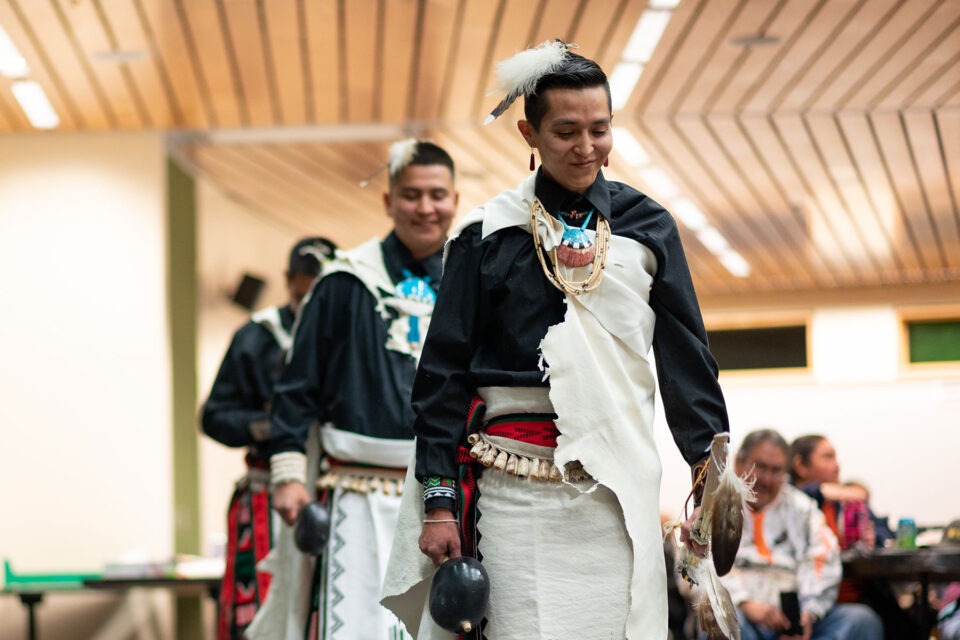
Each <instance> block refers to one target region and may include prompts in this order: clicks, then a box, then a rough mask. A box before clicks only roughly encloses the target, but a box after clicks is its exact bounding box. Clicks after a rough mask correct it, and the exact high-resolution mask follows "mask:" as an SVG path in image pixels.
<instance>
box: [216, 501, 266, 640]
mask: <svg viewBox="0 0 960 640" xmlns="http://www.w3.org/2000/svg"><path fill="white" fill-rule="evenodd" d="M270 507H271V504H270V490H269V488H268V487H266V486H263V487H260V486H257V490H256V491H255V490H254V489H253V487H252V486H251V485H249V484H246V485H245V486H239V487H237V489H236V490H235V491H234V492H233V497H232V498H231V499H230V507H229V509H228V511H227V563H226V569H225V571H224V574H223V581H222V582H221V584H220V602H219V611H218V616H217V640H242V639H243V633H244V631H245V630H246V628H247V626H248V625H249V624H250V623H251V622H252V621H253V617H254V616H255V615H256V613H257V610H258V609H259V608H260V605H261V604H262V603H263V600H264V599H265V598H266V597H267V590H268V589H269V588H270V574H269V573H263V572H260V571H257V568H256V567H257V563H258V562H260V560H262V559H263V558H264V557H265V556H266V555H267V553H269V551H270V548H271V547H272V546H273V530H272V527H271V523H270Z"/></svg>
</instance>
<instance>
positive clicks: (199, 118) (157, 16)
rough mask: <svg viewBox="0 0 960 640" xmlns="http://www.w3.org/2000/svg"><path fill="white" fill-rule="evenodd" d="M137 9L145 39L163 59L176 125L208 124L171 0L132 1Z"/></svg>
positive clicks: (198, 83) (178, 17) (178, 20)
mask: <svg viewBox="0 0 960 640" xmlns="http://www.w3.org/2000/svg"><path fill="white" fill-rule="evenodd" d="M134 2H135V3H137V5H139V6H138V9H139V10H140V12H141V13H140V15H141V20H142V22H143V24H144V30H145V31H146V32H147V34H148V38H151V39H152V41H153V45H154V46H153V47H152V48H153V50H155V51H156V53H157V54H159V56H160V58H161V59H162V60H163V63H164V65H163V66H164V68H165V70H166V75H165V77H164V80H165V82H166V83H168V84H169V91H170V92H171V94H172V95H173V96H174V102H175V103H176V105H177V113H176V116H177V125H178V126H180V127H186V128H191V129H204V128H207V127H209V126H211V123H210V121H209V119H208V117H207V112H206V109H205V108H204V105H203V102H202V101H203V98H202V93H201V88H200V82H201V80H200V79H198V78H197V76H196V74H195V72H194V67H193V65H192V64H191V60H190V53H189V48H188V46H187V41H186V36H185V35H184V31H183V29H184V25H183V23H182V22H181V20H180V16H179V15H178V12H177V8H176V6H175V5H174V0H152V1H149V2H148V1H147V0H134Z"/></svg>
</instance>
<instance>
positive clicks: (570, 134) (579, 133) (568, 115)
mask: <svg viewBox="0 0 960 640" xmlns="http://www.w3.org/2000/svg"><path fill="white" fill-rule="evenodd" d="M545 97H546V100H547V104H548V105H549V108H548V109H547V113H546V114H545V115H544V116H543V120H541V121H540V130H539V131H536V130H534V128H533V125H531V124H530V122H528V121H527V120H521V121H520V122H519V123H518V127H519V128H520V133H521V134H523V137H524V139H525V140H526V141H527V144H529V145H530V146H531V147H535V148H536V149H537V151H538V152H539V153H540V162H541V163H542V164H543V171H544V173H546V174H547V175H548V176H549V177H551V178H553V179H554V180H556V181H557V182H558V183H559V184H560V185H561V186H562V187H564V188H566V189H568V190H570V191H574V192H576V193H583V192H584V191H586V190H587V189H589V188H590V185H592V184H593V181H594V180H596V179H597V173H598V172H599V171H600V168H601V167H602V166H603V163H604V161H605V160H606V159H607V156H608V155H610V150H611V149H612V148H613V134H612V133H611V132H610V119H611V115H610V107H609V102H608V101H607V92H606V90H605V89H604V88H603V87H588V88H586V89H548V90H547V91H546V96H545Z"/></svg>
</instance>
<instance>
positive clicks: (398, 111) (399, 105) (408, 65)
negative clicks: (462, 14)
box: [374, 0, 441, 122]
mask: <svg viewBox="0 0 960 640" xmlns="http://www.w3.org/2000/svg"><path fill="white" fill-rule="evenodd" d="M424 4H425V3H424V2H422V1H421V0H394V1H393V2H389V3H387V5H386V7H385V15H384V25H385V28H384V38H383V44H382V48H381V56H382V58H381V61H380V63H379V64H380V68H381V69H382V71H381V74H382V77H381V80H380V83H381V88H380V92H379V101H380V104H379V105H376V106H375V109H376V112H375V114H374V116H375V117H374V120H379V121H383V122H403V121H404V120H406V119H407V114H408V111H409V110H410V89H411V87H410V79H411V77H412V76H413V72H414V69H415V68H417V66H418V65H419V64H420V53H419V49H420V47H421V44H422V35H421V34H422V32H421V33H418V32H417V29H418V25H420V27H421V28H422V20H423V11H424V9H425V6H424ZM426 62H427V64H428V65H429V64H438V63H440V62H441V61H440V60H428V61H426Z"/></svg>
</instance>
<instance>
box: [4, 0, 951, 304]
mask: <svg viewBox="0 0 960 640" xmlns="http://www.w3.org/2000/svg"><path fill="white" fill-rule="evenodd" d="M647 8H648V2H647V0H0V26H2V27H3V28H4V30H5V31H6V32H7V33H8V34H9V35H10V37H11V39H12V40H13V41H14V43H15V44H16V46H17V47H18V48H19V50H20V51H21V53H22V54H23V55H24V57H25V58H26V59H27V63H28V65H29V67H30V70H31V79H33V80H36V81H38V82H39V83H40V84H41V85H42V86H43V87H44V89H45V91H46V93H47V95H48V96H49V98H50V100H51V102H52V103H53V106H54V107H55V109H56V110H57V112H58V113H59V115H60V118H61V125H60V127H59V129H60V130H63V131H74V130H83V131H87V130H144V129H146V130H150V129H159V130H166V131H171V132H173V133H172V134H171V135H172V136H173V138H172V140H173V144H174V146H176V147H178V148H179V151H178V153H179V155H180V157H181V158H183V159H184V160H185V161H186V162H189V163H190V164H191V165H192V166H193V167H194V168H195V169H196V170H197V171H199V172H200V173H202V174H204V175H206V176H208V177H210V178H211V179H212V180H214V181H215V182H217V183H218V184H219V185H220V186H221V187H222V188H224V189H225V190H226V191H228V192H229V193H231V194H233V195H234V196H235V197H237V198H238V199H241V200H242V201H244V202H246V203H247V204H248V205H250V206H251V207H252V208H254V209H256V210H257V211H259V212H260V213H261V214H262V215H263V216H265V218H268V219H269V220H270V221H271V223H273V224H277V225H282V226H283V227H285V228H289V229H293V230H296V231H298V232H303V233H307V232H321V233H326V234H328V235H331V236H332V237H334V238H336V239H337V240H338V241H340V242H341V243H343V244H350V243H353V242H358V241H360V240H363V239H364V238H366V237H368V236H369V235H370V234H371V233H380V232H382V231H383V230H384V229H385V228H386V226H387V223H386V221H385V218H384V214H383V208H382V202H381V197H380V194H381V192H382V190H383V186H384V184H383V183H384V181H385V180H384V177H383V176H380V177H379V178H378V179H377V180H375V181H374V183H373V184H371V186H369V187H367V189H361V188H360V187H359V182H360V181H361V180H362V179H363V178H366V177H368V176H369V175H370V174H371V173H372V172H373V171H374V170H376V168H377V167H378V165H379V164H381V163H382V162H383V160H384V159H385V155H386V149H387V147H388V146H389V143H390V141H391V139H395V138H397V137H400V136H401V135H406V134H415V135H423V136H429V137H432V138H433V139H435V140H437V141H438V142H439V143H440V144H443V145H444V146H446V147H448V149H449V150H450V151H451V153H452V155H453V156H454V158H455V160H456V161H457V163H458V167H459V169H460V176H459V183H458V184H459V187H460V189H461V192H462V207H461V209H462V211H464V212H465V211H466V210H467V209H468V208H469V207H470V206H472V205H475V204H478V203H480V202H482V201H484V200H486V199H488V198H489V197H490V196H491V195H492V194H494V193H496V192H497V191H499V190H501V189H503V188H506V187H510V186H513V185H515V184H516V183H517V182H519V181H520V180H521V179H522V178H523V176H524V175H526V173H527V168H526V165H527V158H528V152H527V150H526V148H525V145H524V144H523V142H522V140H521V139H520V138H519V135H518V134H517V133H516V131H515V129H514V128H513V125H512V124H511V123H512V122H513V121H515V120H516V119H517V116H518V113H519V112H518V109H517V108H514V109H512V110H511V112H510V113H508V114H507V115H506V116H504V117H503V118H502V119H501V121H498V122H497V123H495V124H494V125H491V126H489V127H485V128H484V127H481V126H479V125H478V123H479V122H480V121H481V120H482V118H483V116H484V114H485V113H486V112H487V110H489V109H490V108H491V107H492V105H493V104H495V102H496V100H497V99H498V97H497V96H489V95H487V93H488V91H489V89H490V87H492V86H493V84H494V82H493V74H494V69H495V67H494V65H495V62H496V61H497V60H499V59H502V58H504V57H506V56H508V55H510V54H512V53H513V52H514V51H517V50H519V49H521V48H524V47H525V46H527V45H529V44H531V43H535V42H540V41H543V40H545V39H547V38H552V37H560V38H563V39H564V40H566V41H571V42H577V43H578V44H579V45H580V47H581V49H580V51H581V52H582V53H583V54H585V55H587V56H589V57H592V58H594V59H596V60H598V62H600V63H601V65H602V66H603V67H604V68H605V69H607V71H608V72H609V71H610V70H612V69H613V67H614V66H615V65H616V63H617V62H618V61H619V60H620V58H621V56H622V54H623V51H624V49H625V46H626V44H627V41H628V39H629V38H630V35H631V33H632V32H633V29H634V26H635V25H636V24H637V20H638V19H639V18H640V16H641V14H642V13H643V12H644V10H646V9H647ZM753 36H767V37H768V39H773V40H774V42H773V43H772V44H767V45H759V44H749V43H747V44H742V43H741V44H737V42H736V40H737V39H741V38H747V37H753ZM117 52H121V53H127V54H132V55H129V56H128V57H127V58H121V59H120V60H119V61H117V60H116V59H114V60H113V61H110V60H105V59H104V55H103V54H105V53H107V54H109V53H112V54H114V55H116V53H117ZM9 83H10V81H9V80H7V79H0V133H8V134H10V133H22V132H28V131H31V130H32V129H31V127H30V125H29V123H28V122H27V120H26V118H25V117H24V116H23V114H22V112H21V111H20V110H19V108H18V107H17V105H16V103H15V102H14V100H13V97H12V95H11V93H10V91H9V86H8V85H9ZM615 122H616V123H617V124H618V125H620V126H623V127H624V128H626V129H628V130H629V131H631V132H633V134H634V135H635V137H636V138H637V139H638V140H639V141H640V143H641V145H642V146H643V147H644V148H645V149H646V151H647V152H648V153H649V155H650V156H651V158H652V162H653V163H654V164H655V166H657V167H658V168H660V169H662V170H663V171H665V172H666V173H667V174H668V175H669V176H670V177H671V178H672V179H673V181H674V182H676V183H677V185H678V187H679V191H680V193H681V195H683V196H684V197H687V198H689V199H690V200H692V201H693V202H694V203H695V204H696V205H698V206H699V207H700V208H701V209H702V210H703V211H704V213H705V214H706V216H707V218H708V220H709V222H710V224H712V225H713V226H714V227H716V228H717V229H718V230H719V231H720V232H721V233H722V234H723V236H724V237H725V238H726V239H727V240H728V241H729V243H730V245H731V246H732V248H733V249H735V250H736V251H737V252H739V253H740V254H741V255H742V256H743V257H744V258H745V259H746V261H747V263H748V264H749V265H750V275H749V276H747V277H739V278H738V277H735V276H733V275H731V274H730V273H729V272H728V271H727V270H726V269H725V268H724V267H723V266H722V265H721V264H720V262H719V261H718V259H717V258H716V257H715V256H714V254H712V253H710V252H709V251H707V250H706V248H705V247H704V246H703V245H702V244H701V243H700V241H699V240H698V239H697V237H696V234H694V233H692V232H691V231H689V230H687V229H685V228H681V233H682V235H683V239H684V244H685V246H686V249H687V253H688V259H689V262H690V265H691V270H692V272H693V274H694V278H695V280H696V283H697V287H698V290H699V291H701V293H706V294H718V295H724V294H739V293H743V292H762V291H780V290H818V289H828V288H846V287H865V286H876V285H887V284H891V285H892V284H909V283H916V282H921V281H933V282H942V281H948V280H958V279H960V212H958V203H957V199H958V195H960V194H958V191H960V0H683V1H682V2H680V4H679V5H678V6H677V7H676V8H675V9H674V10H673V15H672V18H671V20H670V22H669V24H668V26H667V29H666V31H665V32H664V34H663V37H662V38H661V40H660V42H659V45H658V46H657V48H656V50H655V52H654V54H653V57H652V59H651V60H650V62H649V63H648V64H647V65H646V68H645V70H644V72H643V75H642V76H641V79H640V83H639V84H638V86H637V88H636V90H635V91H634V92H633V94H632V97H631V99H630V101H629V102H628V104H627V106H626V107H625V108H624V109H623V110H622V111H620V112H618V114H617V116H616V118H615ZM371 126H380V127H381V128H380V129H376V130H375V131H374V132H373V133H371V130H370V127H371ZM383 127H386V128H383ZM377 132H379V133H377ZM384 132H391V133H390V134H389V135H388V134H387V133H384ZM208 134H209V135H208ZM246 134H253V135H249V136H246ZM300 134H302V135H300ZM608 177H612V178H614V179H622V180H624V181H626V182H629V183H631V184H634V185H636V186H638V187H639V188H641V189H643V190H646V189H650V188H651V185H646V184H644V182H643V181H642V180H641V179H640V178H639V176H638V175H637V172H636V169H635V168H632V167H631V166H630V165H628V163H627V162H626V160H625V159H624V158H620V157H618V156H615V157H614V159H613V162H612V166H611V168H610V170H609V172H608ZM651 193H652V195H653V196H654V197H660V196H665V195H668V194H658V193H656V192H655V191H652V192H651ZM664 202H665V204H668V205H669V200H668V198H666V197H665V198H664Z"/></svg>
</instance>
